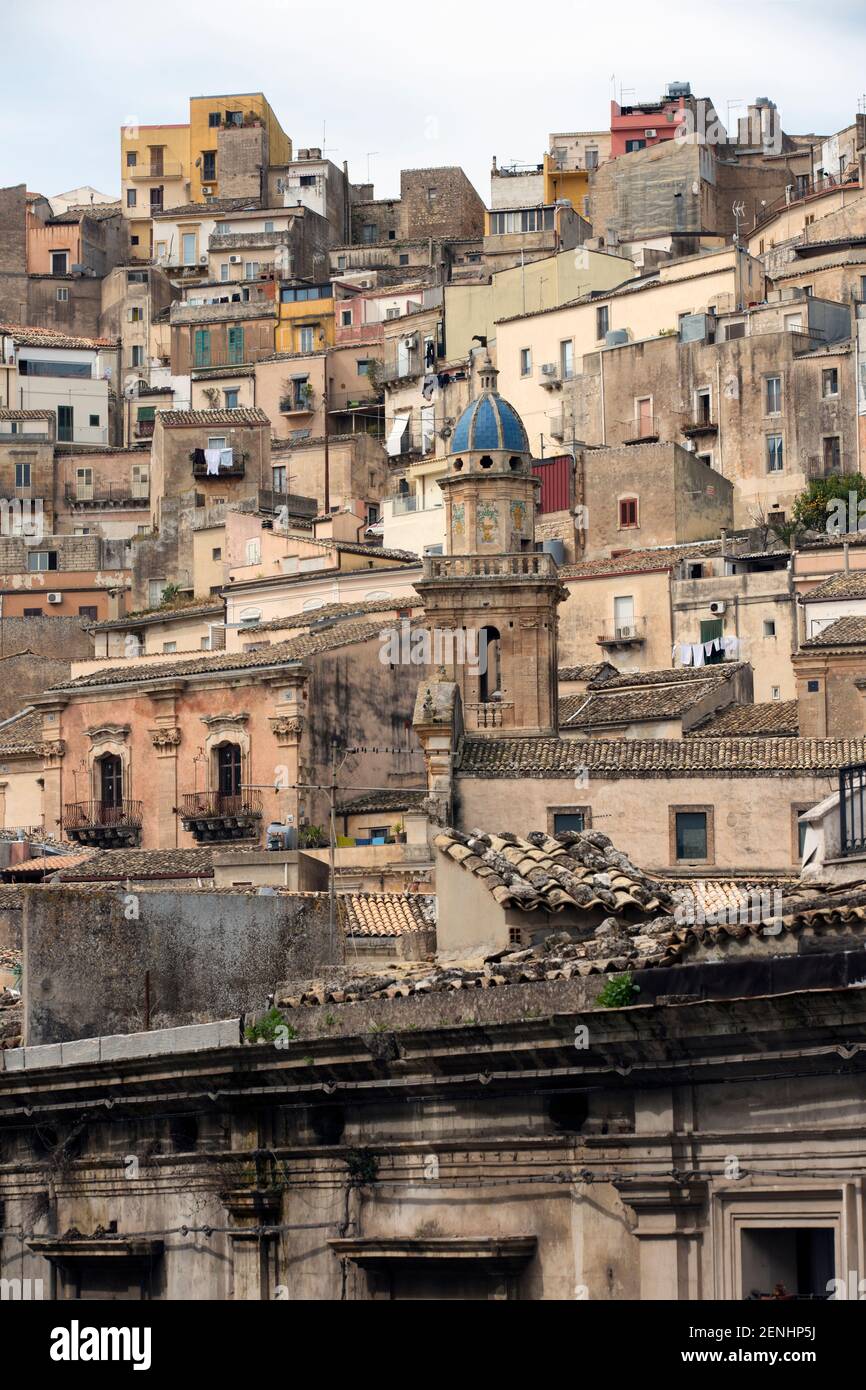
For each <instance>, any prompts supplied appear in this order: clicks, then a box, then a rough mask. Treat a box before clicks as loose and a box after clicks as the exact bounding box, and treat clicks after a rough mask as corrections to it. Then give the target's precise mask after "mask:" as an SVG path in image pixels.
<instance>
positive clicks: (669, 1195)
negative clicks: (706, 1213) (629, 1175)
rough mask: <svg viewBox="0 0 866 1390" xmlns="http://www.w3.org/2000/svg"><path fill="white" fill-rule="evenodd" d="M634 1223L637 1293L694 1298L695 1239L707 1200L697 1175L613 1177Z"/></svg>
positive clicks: (697, 1266) (696, 1284)
mask: <svg viewBox="0 0 866 1390" xmlns="http://www.w3.org/2000/svg"><path fill="white" fill-rule="evenodd" d="M614 1186H615V1187H616V1189H617V1191H618V1192H619V1194H620V1196H621V1197H622V1200H623V1202H624V1203H625V1205H626V1206H627V1207H630V1208H631V1210H632V1211H633V1213H634V1215H635V1217H636V1218H637V1225H636V1226H635V1228H634V1232H633V1234H634V1235H635V1237H636V1238H637V1241H638V1252H639V1264H640V1294H639V1297H640V1298H641V1299H642V1300H643V1299H651V1298H653V1299H668V1300H673V1301H676V1302H679V1301H682V1300H688V1299H700V1298H701V1297H702V1296H703V1295H702V1292H701V1286H700V1259H699V1255H700V1242H701V1239H702V1236H703V1230H704V1225H705V1222H704V1221H703V1220H702V1219H701V1209H702V1208H704V1209H705V1208H706V1204H707V1184H706V1182H704V1181H703V1180H699V1181H690V1180H688V1179H683V1180H682V1181H681V1182H677V1181H676V1180H675V1179H673V1178H646V1179H642V1178H637V1179H635V1181H634V1182H631V1181H625V1182H616V1183H614Z"/></svg>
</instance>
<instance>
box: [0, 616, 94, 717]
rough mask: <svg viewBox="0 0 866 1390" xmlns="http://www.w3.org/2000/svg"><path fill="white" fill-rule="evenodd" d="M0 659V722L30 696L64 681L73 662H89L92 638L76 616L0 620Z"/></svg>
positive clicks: (29, 698) (21, 705) (26, 701)
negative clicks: (1, 660) (0, 675)
mask: <svg viewBox="0 0 866 1390" xmlns="http://www.w3.org/2000/svg"><path fill="white" fill-rule="evenodd" d="M17 652H21V653H22V655H21V656H16V655H15V653H17ZM0 656H2V657H3V658H4V659H3V662H2V665H0V674H2V684H0V719H9V718H10V717H11V716H12V715H13V714H15V713H16V712H17V711H18V710H20V709H23V708H24V706H25V705H28V704H30V702H31V700H32V699H33V697H34V695H41V694H42V692H43V691H44V690H47V689H48V687H49V686H51V685H55V684H56V683H57V682H59V681H62V680H65V679H66V678H67V676H68V675H69V671H70V667H71V664H72V662H73V661H87V660H89V659H90V658H91V657H92V656H93V638H92V637H90V635H89V634H88V633H87V632H86V631H85V627H84V623H83V621H82V620H81V619H80V618H77V617H75V618H74V617H62V618H55V617H47V616H46V617H44V618H4V619H3V620H2V623H0Z"/></svg>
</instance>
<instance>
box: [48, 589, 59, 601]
mask: <svg viewBox="0 0 866 1390" xmlns="http://www.w3.org/2000/svg"><path fill="white" fill-rule="evenodd" d="M48 602H49V603H62V602H63V595H62V594H60V593H58V592H57V590H56V589H55V591H54V593H51V594H49V595H48Z"/></svg>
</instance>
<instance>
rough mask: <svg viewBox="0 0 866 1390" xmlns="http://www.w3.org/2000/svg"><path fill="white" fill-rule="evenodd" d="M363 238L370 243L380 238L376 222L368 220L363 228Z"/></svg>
mask: <svg viewBox="0 0 866 1390" xmlns="http://www.w3.org/2000/svg"><path fill="white" fill-rule="evenodd" d="M361 240H362V241H365V242H367V244H368V245H369V244H370V242H374V241H378V240H379V228H378V227H377V226H376V225H375V223H373V222H368V223H366V225H365V226H363V227H362V228H361Z"/></svg>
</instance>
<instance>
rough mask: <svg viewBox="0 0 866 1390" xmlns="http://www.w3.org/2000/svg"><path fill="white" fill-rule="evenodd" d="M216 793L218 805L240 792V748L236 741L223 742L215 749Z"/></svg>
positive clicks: (237, 795)
mask: <svg viewBox="0 0 866 1390" xmlns="http://www.w3.org/2000/svg"><path fill="white" fill-rule="evenodd" d="M216 753H217V793H218V800H219V803H220V805H224V804H225V803H226V802H228V801H230V800H233V799H234V798H236V797H239V796H240V794H241V750H240V745H239V744H237V743H223V744H222V745H221V746H220V747H219V748H218V749H217V750H216Z"/></svg>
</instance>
